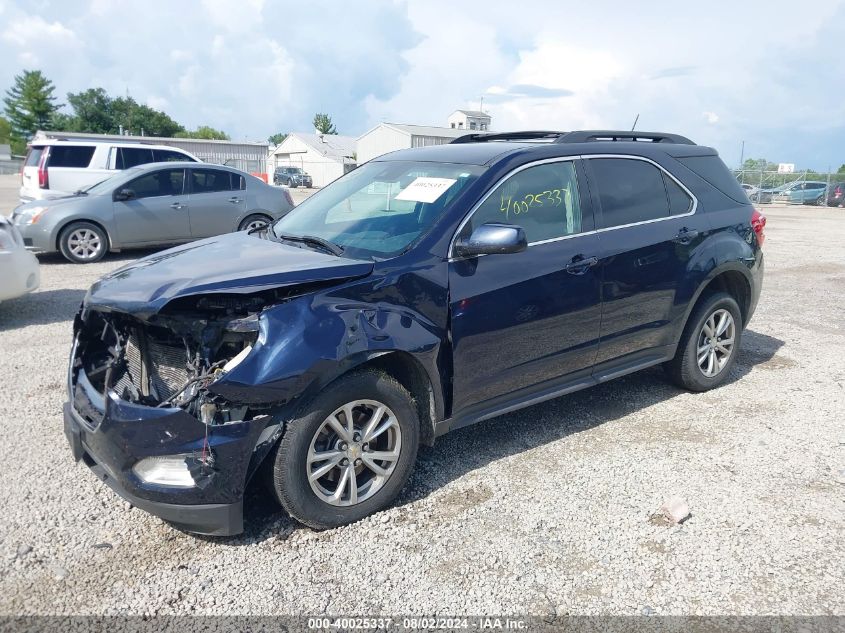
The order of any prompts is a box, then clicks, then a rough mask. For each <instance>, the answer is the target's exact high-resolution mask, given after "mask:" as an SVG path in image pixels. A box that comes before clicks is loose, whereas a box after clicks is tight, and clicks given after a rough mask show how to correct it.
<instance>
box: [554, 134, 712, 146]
mask: <svg viewBox="0 0 845 633" xmlns="http://www.w3.org/2000/svg"><path fill="white" fill-rule="evenodd" d="M593 141H646V142H649V143H677V144H678V145H695V143H694V142H692V141H691V140H689V139H688V138H687V137H686V136H681V135H680V134H669V133H668V132H634V131H631V130H579V131H577V132H568V133H566V134H561V135H560V136H558V137H557V139H555V140H554V142H555V143H591V142H593Z"/></svg>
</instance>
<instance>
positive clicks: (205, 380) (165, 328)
mask: <svg viewBox="0 0 845 633" xmlns="http://www.w3.org/2000/svg"><path fill="white" fill-rule="evenodd" d="M265 305H266V299H265V298H262V297H261V296H242V295H208V296H200V297H187V298H184V299H180V300H176V301H174V302H172V303H171V304H170V305H168V307H167V309H166V310H163V311H162V312H160V313H158V314H156V315H153V316H152V317H150V319H149V320H147V321H142V320H140V319H138V318H136V317H134V316H130V315H127V314H123V313H120V312H100V311H94V310H92V311H89V312H88V313H87V315H85V320H84V322H83V323H82V324H81V327H80V330H79V334H78V336H79V338H78V341H79V343H78V348H77V352H76V357H75V358H74V360H73V367H74V368H76V367H82V368H83V369H84V371H85V374H86V376H87V378H88V381H89V382H90V383H91V385H92V386H93V387H94V388H95V389H96V390H97V391H98V392H100V393H102V394H104V395H105V394H106V393H108V392H109V391H110V390H111V391H113V392H114V393H115V394H116V395H117V396H118V397H119V398H121V399H122V400H125V401H127V402H132V403H135V404H141V405H145V406H150V407H178V408H181V409H183V410H185V411H186V412H188V413H190V414H191V415H193V416H195V417H196V418H198V419H200V420H202V421H203V422H205V423H207V424H214V423H223V424H225V423H226V422H229V421H232V420H238V421H240V420H244V419H246V418H245V416H247V414H248V412H247V411H246V407H239V406H236V405H233V404H232V403H228V402H225V401H223V400H222V399H221V398H220V397H219V396H214V395H213V394H211V393H210V392H209V391H208V386H209V385H211V384H212V383H214V382H215V381H217V380H219V379H220V378H221V377H223V376H224V375H225V374H226V373H227V372H228V371H231V370H232V369H234V367H235V366H236V365H237V364H238V363H239V362H240V361H241V360H243V359H244V358H245V357H246V356H247V355H248V354H249V352H250V351H251V350H252V346H253V345H254V344H255V342H256V340H257V338H258V332H259V321H258V316H259V313H260V311H261V310H262V309H263V308H264V307H265Z"/></svg>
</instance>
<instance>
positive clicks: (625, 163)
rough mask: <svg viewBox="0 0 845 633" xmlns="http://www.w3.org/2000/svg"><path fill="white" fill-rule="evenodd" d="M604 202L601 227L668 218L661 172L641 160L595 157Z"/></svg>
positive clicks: (600, 195)
mask: <svg viewBox="0 0 845 633" xmlns="http://www.w3.org/2000/svg"><path fill="white" fill-rule="evenodd" d="M590 166H591V167H592V170H593V174H594V175H595V179H596V183H597V185H598V190H599V199H600V200H601V221H600V223H599V227H600V228H607V227H611V226H622V225H625V224H633V223H634V222H645V221H647V220H656V219H658V218H668V217H669V200H668V198H667V197H666V188H665V187H664V185H663V175H662V172H661V171H660V170H659V169H658V168H657V167H655V166H654V165H652V164H651V163H647V162H645V161H642V160H632V159H628V158H593V159H590Z"/></svg>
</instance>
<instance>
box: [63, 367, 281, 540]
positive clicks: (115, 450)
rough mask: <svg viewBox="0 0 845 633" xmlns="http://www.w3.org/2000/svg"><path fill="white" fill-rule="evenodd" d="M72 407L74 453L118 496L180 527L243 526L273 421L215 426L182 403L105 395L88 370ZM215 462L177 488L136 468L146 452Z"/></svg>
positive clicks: (229, 529) (206, 530) (215, 531)
mask: <svg viewBox="0 0 845 633" xmlns="http://www.w3.org/2000/svg"><path fill="white" fill-rule="evenodd" d="M71 398H72V400H71V401H70V402H66V403H65V405H64V430H65V435H66V436H67V439H68V442H69V443H70V448H71V451H72V453H73V458H74V460H76V461H83V462H84V463H85V464H86V465H87V466H88V467H89V468H90V469H91V470H92V471H93V472H94V473H95V474H96V475H97V477H99V478H100V479H102V480H103V481H104V482H105V483H106V484H108V485H109V487H111V488H112V489H113V490H114V491H115V492H116V493H117V494H118V495H120V496H121V497H123V498H124V499H126V500H127V501H128V502H129V503H131V504H132V505H133V506H136V507H138V508H140V509H142V510H145V511H146V512H149V513H150V514H154V515H156V516H158V517H160V518H162V519H164V520H165V521H168V522H170V523H173V524H174V525H176V526H177V527H179V528H181V529H184V530H187V531H190V532H195V533H198V534H206V535H211V536H230V535H234V534H239V533H240V532H242V531H243V494H244V490H245V487H246V483H247V480H248V475H249V474H250V473H251V472H253V471H254V468H251V461H252V458H253V456H254V451H255V448H256V445H257V443H258V441H259V439H260V438H261V435H262V433H265V435H266V432H267V430H268V429H267V427H266V424H262V423H261V422H260V421H258V420H252V421H244V422H234V423H230V424H225V425H219V426H214V427H208V428H207V427H206V425H205V424H204V423H203V422H201V421H200V420H197V419H196V418H195V417H193V416H191V415H190V414H188V413H187V412H185V411H183V410H182V409H178V408H158V407H148V406H143V405H138V404H134V403H131V402H127V401H125V400H121V399H120V398H118V397H117V396H116V394H115V393H114V392H113V391H111V392H109V393H108V394H107V395H106V396H105V397H104V396H103V394H100V393H98V392H97V391H96V390H95V389H94V388H93V386H92V385H91V384H90V382H88V380H87V378H86V376H85V374H84V372H82V371H80V372H79V374H78V376H77V381H76V384H73V385H71ZM203 450H206V451H209V452H210V453H211V454H213V456H214V465H213V467H211V468H209V469H208V470H207V471H205V472H203V473H202V474H200V475H198V476H197V477H196V485H195V486H192V487H190V488H177V487H173V486H164V485H160V484H155V483H149V482H146V481H143V480H141V479H140V478H139V477H138V476H137V475H136V473H135V471H134V470H133V467H134V466H135V465H136V464H137V463H138V462H139V461H141V460H142V459H144V458H146V457H155V456H165V455H179V454H192V453H193V454H199V453H200V452H202V451H203Z"/></svg>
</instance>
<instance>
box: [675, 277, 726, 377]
mask: <svg viewBox="0 0 845 633" xmlns="http://www.w3.org/2000/svg"><path fill="white" fill-rule="evenodd" d="M722 328H724V329H722ZM741 337H742V314H741V312H740V310H739V305H737V302H736V300H735V299H734V298H733V297H732V296H730V295H729V294H727V293H724V292H719V293H716V294H713V295H710V296H709V297H707V298H706V299H704V300H703V301H702V302H701V303H700V304H699V305H698V306H697V307H696V308H695V309H694V310H693V312H692V314H691V315H690V317H689V319H688V320H687V324H686V326H685V327H684V333H683V334H682V335H681V340H680V342H679V343H678V350H677V352H676V353H675V358H673V359H672V360H670V361H669V362H668V363H665V364H664V366H663V367H664V369H665V370H666V373H667V374H668V375H669V377H670V378H671V379H672V381H673V382H674V383H675V384H676V385H678V386H679V387H682V388H684V389H689V390H690V391H707V390H709V389H713V388H714V387H718V386H719V385H721V384H722V383H723V382H725V380H726V379H727V377H728V376H729V375H730V373H731V369H732V368H733V366H734V363H735V362H736V357H737V354H738V352H739V345H740V342H741Z"/></svg>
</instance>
